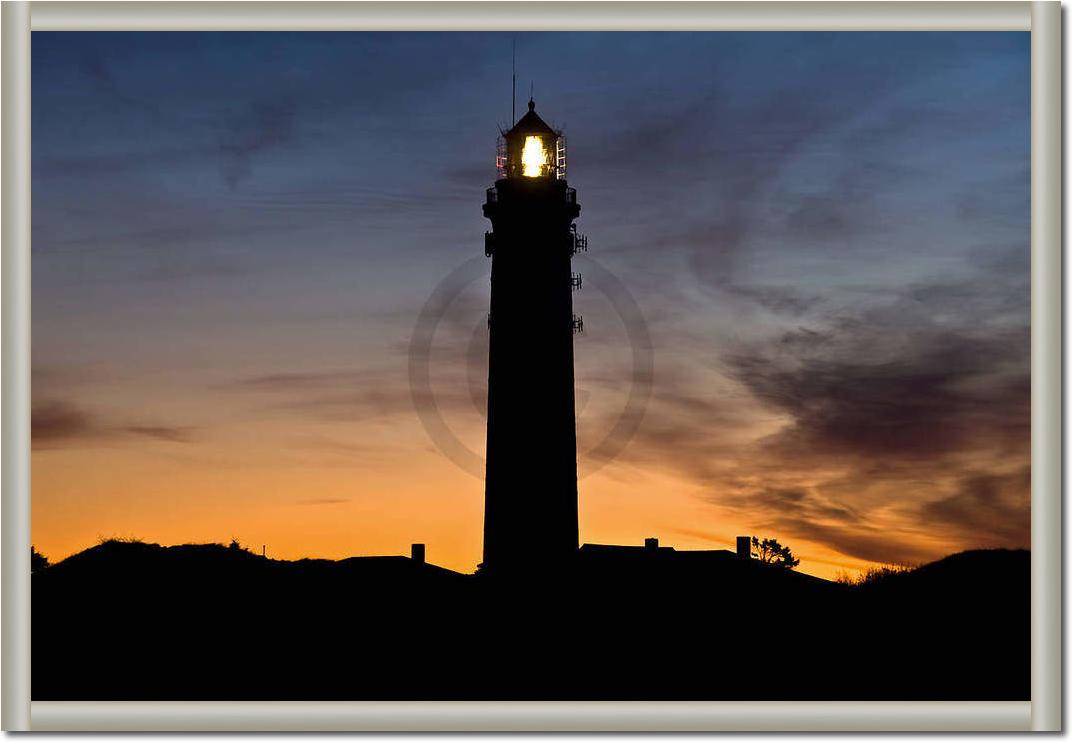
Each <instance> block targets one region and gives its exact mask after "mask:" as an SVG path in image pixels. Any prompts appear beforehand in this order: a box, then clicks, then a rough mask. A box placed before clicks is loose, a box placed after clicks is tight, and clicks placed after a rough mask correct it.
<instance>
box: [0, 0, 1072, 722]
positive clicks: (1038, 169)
mask: <svg viewBox="0 0 1072 742" xmlns="http://www.w3.org/2000/svg"><path fill="white" fill-rule="evenodd" d="M0 7H2V22H3V30H2V40H3V42H4V43H3V50H2V54H3V58H2V61H3V62H4V63H5V64H4V65H3V78H2V83H3V87H2V98H3V100H2V112H3V124H2V154H3V155H6V156H7V166H6V167H5V168H4V169H3V179H2V188H3V192H2V195H3V202H2V210H3V211H2V214H3V216H4V217H6V218H5V219H4V220H3V231H2V241H3V244H2V250H3V255H2V272H3V277H2V284H0V286H2V289H3V295H2V308H3V319H2V329H3V338H2V343H3V360H2V373H3V380H4V383H3V387H2V402H3V403H4V404H3V411H2V433H3V434H4V435H5V436H6V437H7V445H6V446H4V448H3V464H4V465H5V466H4V467H3V474H2V480H0V481H2V486H3V494H2V506H0V515H2V519H3V525H2V532H0V533H2V547H0V548H2V555H3V560H2V561H3V566H2V578H3V580H2V583H3V584H2V591H3V605H2V610H0V618H2V635H0V641H2V645H3V649H4V650H6V651H4V652H3V658H2V667H0V678H2V680H3V700H2V705H0V712H2V724H3V728H4V729H5V730H9V731H23V730H30V729H34V730H54V731H60V730H66V731H74V730H82V731H91V730H92V731H105V730H114V731H133V730H146V731H149V730H152V731H194V730H220V731H222V730H229V731H241V730H247V731H253V730H265V731H267V730H273V731H284V730H288V731H296V730H301V731H308V730H324V731H328V730H333V731H343V730H366V731H435V730H440V731H493V730H496V731H497V730H512V731H567V730H568V731H611V730H615V731H671V730H673V731H707V730H741V731H744V730H749V731H760V730H765V731H788V730H801V731H804V730H809V731H815V730H828V731H835V730H837V731H849V730H853V731H883V730H884V731H909V730H933V731H968V730H986V731H1013V730H1027V729H1035V730H1040V731H1041V730H1045V731H1057V730H1060V729H1061V724H1062V706H1061V698H1062V695H1061V692H1062V691H1061V689H1062V686H1061V681H1062V673H1061V646H1062V640H1061V603H1062V565H1061V555H1062V542H1061V535H1062V532H1061V501H1060V496H1061V487H1062V483H1063V480H1062V476H1063V474H1062V472H1063V469H1062V459H1061V432H1062V413H1061V410H1062V408H1061V405H1060V404H1055V401H1058V402H1059V401H1060V400H1062V378H1061V371H1062V315H1061V306H1062V305H1061V302H1062V284H1061V267H1062V263H1061V252H1060V250H1061V67H1060V64H1061V38H1062V30H1061V6H1060V3H1059V2H1058V1H1057V0H1035V1H1034V2H1027V1H1022V0H1014V1H1012V2H1008V1H1004V0H998V1H996V2H977V1H968V2H945V1H938V2H916V1H912V0H909V1H904V2H886V1H882V0H880V1H876V2H859V1H856V0H852V1H848V2H826V1H818V2H808V1H805V2H781V1H778V0H775V1H768V2H707V1H700V2H677V1H673V0H672V1H669V2H667V1H664V2H650V1H648V0H642V1H640V2H591V1H582V2H553V3H552V2H539V1H537V2H533V1H530V0H521V1H517V2H500V1H498V0H492V1H490V2H471V1H463V2H453V1H452V2H426V1H423V0H419V1H409V2H381V1H379V0H373V1H370V2H316V1H313V2H289V1H285V2H271V3H254V2H144V1H141V0H133V1H131V2H77V3H76V2H66V1H62V0H60V1H54V2H41V1H40V0H35V2H33V3H32V4H31V3H29V2H24V1H18V0H9V1H5V2H4V3H3V4H2V6H0ZM31 28H33V29H34V30H41V31H46V30H50V31H61V30H66V31H75V30H81V31H91V30H128V31H134V30H150V29H156V30H172V31H178V30H190V31H192V30H328V29H330V30H366V31H372V30H411V31H416V30H442V31H448V30H482V31H492V30H520V29H524V30H603V31H611V30H657V31H669V30H727V31H731V30H735V31H746V30H749V31H779V30H837V31H861V30H872V31H877V30H882V31H923V30H962V31H998V30H1009V31H1030V32H1031V68H1032V73H1031V118H1032V123H1031V264H1032V296H1031V367H1032V384H1031V395H1032V399H1031V409H1032V423H1031V431H1032V432H1031V435H1032V453H1031V456H1032V461H1031V464H1032V479H1031V483H1032V484H1031V487H1032V500H1031V519H1032V550H1031V554H1032V556H1031V558H1032V576H1031V580H1032V583H1031V601H1032V645H1031V660H1032V676H1031V679H1032V700H1031V702H998V703H993V702H989V703H988V702H978V703H977V702H915V703H911V702H894V701H886V702H789V703H781V702H763V701H751V702H665V703H657V702H639V703H624V702H597V703H587V702H534V701H528V702H496V703H490V702H456V703H443V702H337V703H302V702H282V703H259V702H257V703H241V702H234V703H232V702H190V703H187V702H168V703H152V702H145V703H124V702H100V703H91V702H62V703H61V702H35V703H32V704H31V702H30V642H29V638H30V577H29V575H30V564H29V561H30V560H29V553H28V551H29V546H30V540H29V538H30V463H29V441H30V394H29V391H30V137H31V133H30V43H31V42H30V35H31V34H30V31H31Z"/></svg>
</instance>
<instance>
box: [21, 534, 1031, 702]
mask: <svg viewBox="0 0 1072 742" xmlns="http://www.w3.org/2000/svg"><path fill="white" fill-rule="evenodd" d="M1029 574H1030V554H1029V552H1026V551H1005V550H994V551H970V552H962V553H960V554H955V555H953V556H950V557H947V558H945V559H942V560H940V561H937V562H934V563H931V564H928V565H924V566H922V567H920V568H918V569H915V570H912V571H908V572H903V573H896V574H889V575H885V576H884V577H882V578H881V579H875V580H872V581H869V582H866V583H864V584H860V585H856V586H849V585H843V584H838V583H833V582H828V581H826V580H820V579H818V578H814V577H810V576H808V575H804V574H801V573H798V572H793V571H789V570H782V569H777V568H771V567H767V566H765V565H762V564H759V563H757V562H754V561H748V560H742V559H738V558H736V557H735V556H734V555H733V554H732V553H730V552H677V551H674V550H672V549H665V548H656V549H644V548H640V547H637V548H630V547H611V546H598V545H585V546H584V547H582V549H581V551H580V552H579V554H578V559H577V561H576V563H575V564H574V565H571V566H570V568H569V569H565V570H561V571H559V572H558V573H542V574H533V575H530V576H529V577H528V578H525V579H523V580H522V579H513V580H506V579H495V578H492V577H490V576H482V575H476V576H474V575H463V574H459V573H456V572H452V571H450V570H446V569H442V568H440V567H435V566H433V565H430V564H426V563H423V562H421V561H415V560H412V559H410V558H408V557H357V558H351V559H343V560H339V561H332V560H325V559H303V560H299V561H282V560H275V559H267V558H264V557H262V556H260V555H257V554H253V553H250V552H249V551H247V550H245V549H241V548H235V547H227V546H223V545H219V544H204V545H185V546H171V547H164V546H159V545H156V544H147V543H141V542H121V541H108V542H104V543H101V544H99V545H97V546H94V547H93V548H90V549H87V550H86V551H83V552H81V553H79V554H75V555H73V556H71V557H69V558H67V559H65V560H63V561H61V562H59V563H57V564H55V565H52V566H50V567H47V568H44V569H42V570H39V571H38V572H35V573H34V575H33V577H32V589H33V619H32V620H33V627H32V629H33V633H32V641H33V646H32V656H33V676H32V683H33V698H34V699H35V700H64V699H67V700H71V699H80V700H250V699H295V700H331V699H375V700H379V699H426V700H433V699H450V700H465V699H469V700H488V699H522V700H529V699H531V700H574V699H575V700H610V699H618V700H624V699H648V700H651V699H678V700H717V699H734V700H736V699H741V700H744V699H755V700H809V699H831V700H852V699H856V700H954V699H959V700H966V699H976V700H978V699H1006V700H1011V699H1027V698H1028V697H1029V695H1030V687H1029V669H1030V665H1029V639H1030V631H1029V616H1030V612H1029Z"/></svg>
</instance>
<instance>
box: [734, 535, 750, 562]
mask: <svg viewBox="0 0 1072 742" xmlns="http://www.w3.org/2000/svg"><path fill="white" fill-rule="evenodd" d="M737 556H739V557H741V559H751V558H752V537H751V536H738V537H737Z"/></svg>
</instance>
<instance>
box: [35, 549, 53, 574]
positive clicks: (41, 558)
mask: <svg viewBox="0 0 1072 742" xmlns="http://www.w3.org/2000/svg"><path fill="white" fill-rule="evenodd" d="M48 567H49V561H48V557H47V556H45V555H44V554H42V553H41V552H39V551H38V550H37V549H35V548H34V547H33V546H31V547H30V573H31V574H33V573H34V572H40V571H41V570H43V569H47V568H48Z"/></svg>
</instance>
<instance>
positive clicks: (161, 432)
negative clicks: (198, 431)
mask: <svg viewBox="0 0 1072 742" xmlns="http://www.w3.org/2000/svg"><path fill="white" fill-rule="evenodd" d="M120 430H122V431H123V432H125V433H130V434H132V435H140V436H144V437H146V438H155V439H156V440H158V441H167V442H169V443H189V442H190V441H191V440H193V431H192V429H191V428H179V427H169V426H165V425H128V426H127V427H125V428H121V429H120Z"/></svg>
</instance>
